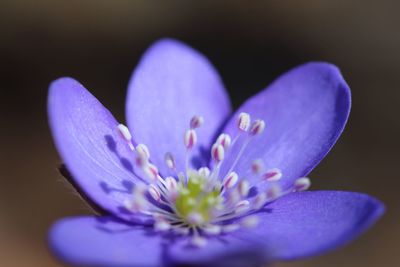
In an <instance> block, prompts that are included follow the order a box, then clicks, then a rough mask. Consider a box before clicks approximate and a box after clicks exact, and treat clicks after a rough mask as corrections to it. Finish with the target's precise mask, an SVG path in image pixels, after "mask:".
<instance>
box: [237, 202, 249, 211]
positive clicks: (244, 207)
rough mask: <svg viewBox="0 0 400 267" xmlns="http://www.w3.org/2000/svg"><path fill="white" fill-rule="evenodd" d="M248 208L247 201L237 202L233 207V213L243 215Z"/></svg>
mask: <svg viewBox="0 0 400 267" xmlns="http://www.w3.org/2000/svg"><path fill="white" fill-rule="evenodd" d="M249 207H250V202H249V201H247V200H241V201H239V202H238V203H237V204H236V206H235V213H243V212H245V211H248V210H249Z"/></svg>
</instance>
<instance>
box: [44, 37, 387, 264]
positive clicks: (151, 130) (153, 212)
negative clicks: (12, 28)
mask: <svg viewBox="0 0 400 267" xmlns="http://www.w3.org/2000/svg"><path fill="white" fill-rule="evenodd" d="M350 102H351V101H350V91H349V87H348V86H347V84H346V82H345V81H344V79H343V77H342V76H341V74H340V72H339V70H338V69H337V68H336V67H335V66H333V65H330V64H327V63H308V64H304V65H302V66H299V67H297V68H295V69H293V70H291V71H289V72H288V73H286V74H284V75H282V76H281V77H280V78H278V79H277V80H276V81H275V82H273V83H272V84H271V85H270V86H269V87H268V88H267V89H266V90H264V91H262V92H260V93H259V94H257V95H256V96H254V97H252V98H250V99H249V100H247V101H246V102H245V103H244V104H243V105H242V106H241V107H240V108H239V110H237V111H236V112H235V113H233V114H232V113H231V107H230V103H229V99H228V96H227V94H226V92H225V89H224V86H223V84H222V82H221V79H220V78H219V76H218V74H217V72H216V71H215V69H214V68H213V67H212V65H211V64H210V63H209V61H208V60H207V59H206V58H204V57H203V56H202V55H201V54H199V53H198V52H196V51H194V50H193V49H191V48H189V47H188V46H186V45H184V44H182V43H180V42H177V41H174V40H161V41H159V42H157V43H155V44H154V45H153V46H152V47H151V48H150V49H149V50H148V51H147V52H146V53H145V55H144V56H143V58H142V60H141V61H140V64H139V66H138V67H137V69H136V70H135V72H134V74H133V76H132V79H131V81H130V83H129V88H128V97H127V102H126V116H127V125H128V126H129V129H128V128H127V127H126V126H124V125H123V124H120V123H119V122H117V121H116V119H115V118H114V117H113V116H112V115H111V113H110V112H109V111H108V110H107V109H106V108H105V107H103V106H102V105H101V103H100V102H99V101H98V100H97V99H96V98H95V97H94V96H92V95H91V94H90V93H89V92H88V91H87V90H86V89H85V88H84V87H83V86H82V85H81V84H79V83H78V82H77V81H75V80H74V79H71V78H60V79H58V80H56V81H54V82H53V83H52V84H51V86H50V91H49V97H48V112H49V119H50V126H51V130H52V133H53V137H54V140H55V143H56V146H57V148H58V150H59V152H60V154H61V156H62V158H63V160H64V162H65V164H66V167H67V169H68V171H69V172H70V174H71V177H72V180H73V183H74V184H75V185H76V186H77V188H78V189H79V191H80V192H82V193H83V195H84V196H85V197H86V198H88V199H89V200H90V201H91V202H93V203H95V204H96V205H97V206H98V207H99V208H101V210H102V211H103V212H102V214H101V216H84V217H75V218H66V219H63V220H61V221H59V222H57V223H55V225H54V226H53V227H52V229H51V230H50V234H49V243H50V247H51V250H52V251H53V253H54V254H55V255H56V256H57V257H58V258H60V259H61V260H62V261H65V262H67V263H70V264H74V265H84V266H88V265H90V266H92V265H95V266H98V265H100V266H176V265H185V266H186V265H195V266H203V265H208V266H260V265H262V264H264V263H268V262H271V261H277V260H293V259H299V258H303V257H309V256H313V255H317V254H320V253H323V252H326V251H330V250H332V249H334V248H336V247H338V246H341V245H343V244H346V243H348V242H349V241H351V240H353V239H354V238H356V237H357V236H358V235H360V234H361V233H362V232H364V231H365V230H366V229H367V228H368V227H369V226H371V225H372V224H373V223H374V222H375V221H376V220H377V219H378V218H379V217H380V216H381V215H382V213H383V212H384V207H383V205H382V203H381V202H380V201H378V200H376V199H375V198H372V197H370V196H368V195H365V194H360V193H353V192H339V191H307V192H301V191H304V190H306V189H307V188H308V187H309V185H310V181H309V179H308V178H306V177H304V176H305V175H307V174H308V173H309V172H310V171H311V170H312V169H313V168H314V167H315V166H316V165H317V164H318V163H319V162H320V161H321V160H322V158H323V157H324V156H325V155H326V154H327V153H328V151H329V150H330V149H331V147H332V146H333V144H334V143H335V142H336V140H337V139H338V137H339V135H340V134H341V132H342V131H343V128H344V125H345V124H346V121H347V118H348V115H349V111H350ZM221 130H222V131H221Z"/></svg>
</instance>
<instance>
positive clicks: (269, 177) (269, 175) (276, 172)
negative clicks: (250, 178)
mask: <svg viewBox="0 0 400 267" xmlns="http://www.w3.org/2000/svg"><path fill="white" fill-rule="evenodd" d="M281 178H282V171H281V170H280V169H278V168H273V169H270V170H268V171H267V172H266V173H264V174H263V176H262V179H263V180H265V181H268V182H275V181H279V180H280V179H281Z"/></svg>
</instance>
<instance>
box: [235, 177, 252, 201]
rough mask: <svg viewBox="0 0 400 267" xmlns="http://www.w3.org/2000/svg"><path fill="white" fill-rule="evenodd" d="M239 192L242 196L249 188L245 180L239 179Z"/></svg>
mask: <svg viewBox="0 0 400 267" xmlns="http://www.w3.org/2000/svg"><path fill="white" fill-rule="evenodd" d="M238 189H239V193H240V195H241V196H242V197H246V196H247V194H248V193H249V190H250V184H249V182H248V181H247V180H242V181H240V183H239V185H238Z"/></svg>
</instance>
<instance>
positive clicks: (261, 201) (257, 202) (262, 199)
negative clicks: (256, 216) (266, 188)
mask: <svg viewBox="0 0 400 267" xmlns="http://www.w3.org/2000/svg"><path fill="white" fill-rule="evenodd" d="M266 201H267V195H266V194H265V193H260V194H258V195H257V196H256V197H255V199H254V201H253V208H254V209H256V210H258V209H261V208H262V207H263V206H264V205H265V203H266Z"/></svg>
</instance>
